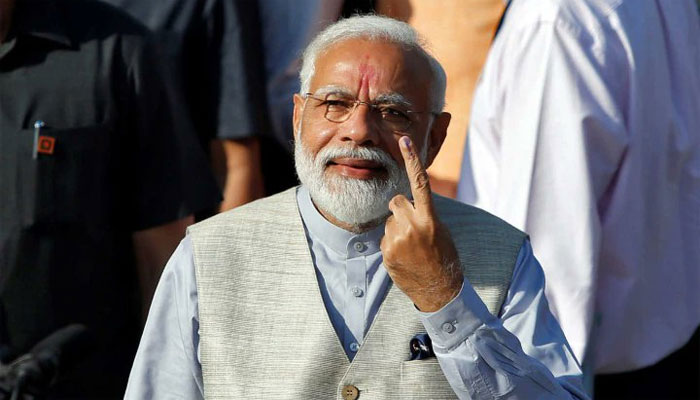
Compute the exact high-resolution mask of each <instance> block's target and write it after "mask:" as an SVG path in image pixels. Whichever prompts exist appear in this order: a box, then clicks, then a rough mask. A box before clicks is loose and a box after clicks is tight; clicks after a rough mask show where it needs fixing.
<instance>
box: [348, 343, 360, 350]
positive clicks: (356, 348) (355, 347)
mask: <svg viewBox="0 0 700 400" xmlns="http://www.w3.org/2000/svg"><path fill="white" fill-rule="evenodd" d="M359 349H360V345H359V344H357V343H355V342H352V343H350V351H352V352H355V351H357V350H359Z"/></svg>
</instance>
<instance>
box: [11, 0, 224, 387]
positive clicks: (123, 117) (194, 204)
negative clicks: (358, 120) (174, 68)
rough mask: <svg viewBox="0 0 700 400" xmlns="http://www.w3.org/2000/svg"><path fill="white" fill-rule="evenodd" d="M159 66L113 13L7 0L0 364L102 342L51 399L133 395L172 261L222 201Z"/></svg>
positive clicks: (64, 3)
mask: <svg viewBox="0 0 700 400" xmlns="http://www.w3.org/2000/svg"><path fill="white" fill-rule="evenodd" d="M160 58H161V55H160V53H159V52H158V50H157V48H155V47H153V46H152V43H151V42H150V39H149V36H148V31H147V29H146V28H145V27H144V26H143V25H141V24H139V23H138V22H137V21H135V20H133V19H132V18H130V17H128V16H127V15H126V14H124V13H123V12H121V11H119V10H117V9H115V8H113V7H111V6H108V5H105V4H102V3H99V2H96V1H91V0H22V1H15V0H0V148H1V149H2V152H0V198H1V199H2V200H1V202H0V361H2V363H3V364H7V363H8V362H10V361H11V360H14V359H16V358H17V357H18V356H20V355H22V354H24V353H26V352H28V351H29V349H31V348H32V347H33V346H34V345H35V343H37V342H38V341H40V340H41V339H42V338H44V337H46V336H48V335H49V334H51V333H52V332H54V331H56V330H58V329H60V328H62V327H64V326H66V325H68V324H71V323H82V324H84V325H86V326H87V328H88V329H89V331H90V332H91V334H92V337H93V339H94V340H93V346H92V347H90V348H89V349H83V350H85V357H84V359H83V360H82V361H81V362H80V363H79V364H77V365H75V366H74V367H75V368H73V369H70V370H63V369H62V370H61V371H60V372H63V373H64V374H63V376H62V377H61V379H59V381H57V382H56V387H55V389H54V391H52V396H50V398H90V399H97V398H119V397H121V396H123V391H124V388H125V384H126V378H127V375H128V372H129V366H130V365H131V362H132V360H133V356H134V353H135V350H136V345H137V344H138V338H139V335H140V333H141V320H140V314H141V312H144V311H146V310H147V308H148V304H149V303H150V297H151V295H152V293H153V289H154V287H155V284H156V282H157V280H158V278H159V276H160V272H161V270H162V268H163V266H164V265H165V261H166V260H167V257H168V255H169V254H170V253H171V252H172V251H173V249H174V248H175V247H176V246H177V243H178V242H179V240H180V239H181V238H182V236H183V234H184V229H185V226H186V225H187V224H189V223H191V222H192V220H193V218H192V216H191V214H192V213H193V212H196V211H199V210H202V209H205V208H209V207H213V206H215V205H216V204H218V202H219V201H220V196H219V194H218V190H217V189H216V184H215V182H214V180H213V178H212V177H211V174H210V172H209V170H208V167H207V164H206V161H205V158H204V155H203V154H202V153H201V152H200V151H197V149H198V148H199V146H198V144H197V141H196V138H195V136H194V135H193V132H192V129H191V126H190V122H189V120H188V119H187V113H186V112H184V111H183V110H182V109H181V108H180V107H181V104H180V101H181V99H180V95H179V93H178V92H177V90H176V89H177V88H176V87H175V85H173V83H172V81H171V80H170V75H169V74H168V73H167V71H166V70H165V69H164V68H163V67H162V65H161V64H160V63H159V59H160ZM139 289H140V290H139ZM64 361H65V360H64ZM66 367H71V366H70V365H67V366H66Z"/></svg>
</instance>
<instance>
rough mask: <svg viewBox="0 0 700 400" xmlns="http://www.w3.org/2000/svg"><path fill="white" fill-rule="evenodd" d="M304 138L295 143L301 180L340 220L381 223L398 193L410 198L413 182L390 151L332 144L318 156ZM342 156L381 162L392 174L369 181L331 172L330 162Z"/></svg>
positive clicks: (318, 204)
mask: <svg viewBox="0 0 700 400" xmlns="http://www.w3.org/2000/svg"><path fill="white" fill-rule="evenodd" d="M300 138H301V134H300V135H299V138H298V140H296V141H295V144H294V163H295V166H296V171H297V176H298V177H299V181H301V183H302V184H303V185H304V186H306V188H307V189H308V190H309V194H310V195H311V199H312V200H313V202H314V204H315V205H316V207H318V208H320V209H322V210H323V211H325V212H327V213H329V214H330V215H332V216H333V217H335V218H337V219H338V220H340V221H342V222H344V223H346V224H349V225H351V226H353V227H358V228H359V227H361V226H363V225H368V224H371V223H374V222H378V221H380V220H383V219H385V218H386V217H387V216H388V215H389V201H390V200H391V199H392V198H393V197H394V196H396V195H397V194H403V195H405V196H407V197H410V194H411V184H410V182H409V180H408V176H407V175H406V170H404V169H403V168H401V167H399V165H398V163H396V161H394V160H393V159H392V158H391V156H389V155H388V154H387V153H386V152H384V151H382V150H379V149H376V148H369V147H355V148H349V147H330V148H324V149H322V150H321V151H319V152H318V154H317V155H316V158H314V157H313V155H312V154H311V152H310V151H308V150H307V149H306V148H305V146H304V145H303V144H302V143H301V140H300ZM341 157H342V158H356V159H363V160H371V161H374V162H378V163H380V164H381V165H382V167H384V168H385V169H386V171H387V172H388V177H387V178H385V179H381V178H375V179H368V180H365V179H354V178H348V177H344V176H340V175H334V174H327V173H326V167H327V165H328V162H329V161H330V160H331V159H334V158H341ZM421 158H424V157H423V154H421Z"/></svg>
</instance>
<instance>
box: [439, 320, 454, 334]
mask: <svg viewBox="0 0 700 400" xmlns="http://www.w3.org/2000/svg"><path fill="white" fill-rule="evenodd" d="M455 329H457V328H455V326H454V324H453V323H451V322H445V323H444V324H442V331H443V332H446V333H452V332H454V331H455Z"/></svg>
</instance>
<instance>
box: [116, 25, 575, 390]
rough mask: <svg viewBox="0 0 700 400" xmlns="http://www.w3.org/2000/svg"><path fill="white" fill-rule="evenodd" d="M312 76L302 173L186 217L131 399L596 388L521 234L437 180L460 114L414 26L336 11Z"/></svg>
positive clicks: (300, 141) (319, 41)
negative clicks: (194, 218) (248, 198)
mask: <svg viewBox="0 0 700 400" xmlns="http://www.w3.org/2000/svg"><path fill="white" fill-rule="evenodd" d="M301 83H302V93H301V94H299V95H297V96H296V97H295V100H294V127H295V137H296V154H295V158H296V169H297V174H298V175H299V178H300V180H301V182H302V186H300V187H299V188H295V189H292V190H289V191H287V192H283V193H281V194H279V195H276V196H273V197H269V198H266V199H263V200H260V201H257V202H254V203H252V204H250V205H248V206H244V207H242V208H240V209H237V210H234V211H231V212H227V213H224V214H222V215H219V216H216V217H214V218H212V219H209V220H207V221H204V222H202V223H200V224H198V225H195V226H193V227H191V228H190V230H189V233H188V236H187V237H186V238H185V239H184V240H183V242H182V243H181V245H180V247H179V249H178V250H177V251H176V252H175V254H174V255H173V257H172V259H171V261H170V262H169V264H168V266H167V267H166V271H165V273H164V275H163V277H162V279H161V283H160V285H159V288H158V290H157V294H156V299H155V301H154V304H153V307H152V311H151V314H150V316H149V320H148V323H147V326H146V330H145V333H144V336H143V338H142V341H141V346H140V349H139V352H138V354H137V356H136V360H135V363H134V367H133V369H132V373H131V377H130V381H129V386H128V388H127V393H126V397H127V398H170V397H174V396H176V397H185V398H201V397H203V396H205V397H207V398H229V399H230V398H264V399H270V398H312V399H316V398H323V399H326V398H339V399H340V398H344V399H354V398H357V397H358V396H359V398H361V399H387V398H417V399H418V398H421V399H422V398H425V399H427V398H454V397H458V398H463V399H468V398H472V399H493V398H513V399H514V398H521V399H534V398H538V399H545V398H546V399H562V398H579V399H580V398H586V394H585V393H584V392H583V391H582V389H581V384H580V369H579V366H578V364H577V362H576V360H575V358H574V357H573V355H572V353H571V350H570V349H569V346H568V344H567V343H566V339H565V338H564V336H563V334H562V332H561V329H560V328H559V326H558V324H557V322H556V320H555V319H554V318H553V317H552V315H551V314H550V313H549V311H548V305H547V301H546V299H545V298H544V294H543V290H544V281H543V275H542V271H541V268H540V267H539V265H538V263H537V261H536V260H535V259H534V257H533V255H532V251H531V248H530V245H529V243H528V241H527V238H526V236H525V235H524V234H523V233H521V232H519V231H517V230H516V229H514V228H512V227H510V226H509V225H507V224H505V223H504V222H502V221H501V220H499V219H497V218H495V217H493V216H491V215H489V214H487V213H485V212H483V211H481V210H478V209H475V208H473V207H469V206H466V205H462V204H460V203H457V202H453V201H451V200H448V199H445V198H441V197H438V196H433V195H431V193H430V188H429V185H428V180H427V174H426V172H425V167H426V166H427V165H429V164H430V163H431V162H432V160H433V159H434V158H435V156H436V154H437V153H438V150H439V149H440V146H441V145H442V142H443V140H444V139H445V134H446V128H447V126H448V124H449V120H450V115H449V114H447V113H443V112H441V110H442V107H443V103H444V92H445V79H444V73H443V71H442V69H441V67H440V65H439V63H438V62H437V61H436V60H435V59H433V58H432V57H431V56H430V55H428V54H427V53H426V52H425V51H424V50H423V48H422V47H421V46H420V45H419V44H418V42H417V38H416V34H415V32H414V31H413V30H412V29H411V28H410V27H409V26H408V25H406V24H404V23H401V22H398V21H394V20H391V19H388V18H383V17H377V16H369V17H354V18H350V19H347V20H343V21H341V22H339V23H336V24H335V25H332V26H330V27H329V28H327V29H326V30H325V31H323V32H322V33H321V34H320V35H319V36H318V37H317V38H316V39H315V40H314V41H313V42H312V43H311V44H310V45H309V47H308V48H307V50H306V52H305V53H304V61H303V67H302V70H301ZM410 198H412V200H410ZM426 332H427V334H426ZM431 341H432V344H431Z"/></svg>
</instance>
